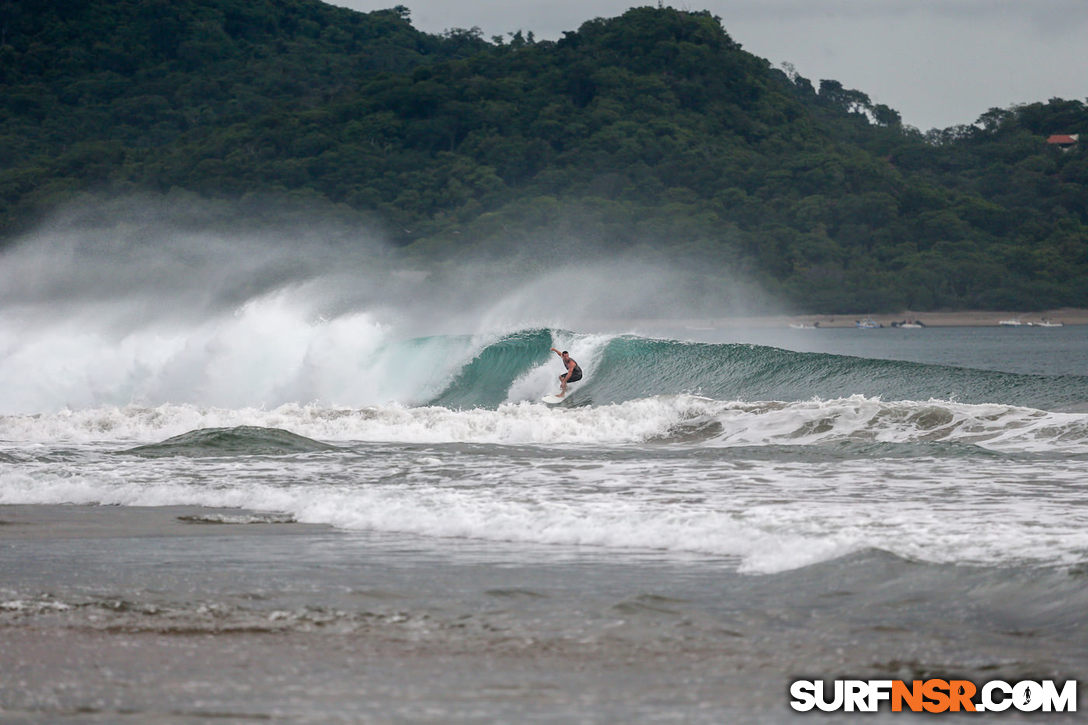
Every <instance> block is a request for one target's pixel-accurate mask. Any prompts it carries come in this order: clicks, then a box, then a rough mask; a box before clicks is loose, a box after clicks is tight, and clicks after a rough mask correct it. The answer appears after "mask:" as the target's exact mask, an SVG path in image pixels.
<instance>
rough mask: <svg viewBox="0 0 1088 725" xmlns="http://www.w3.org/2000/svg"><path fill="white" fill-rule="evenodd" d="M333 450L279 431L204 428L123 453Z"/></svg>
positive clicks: (256, 453) (247, 453)
mask: <svg viewBox="0 0 1088 725" xmlns="http://www.w3.org/2000/svg"><path fill="white" fill-rule="evenodd" d="M332 448H335V446H332V445H329V444H327V443H321V442H320V441H315V440H312V439H310V438H306V437H305V436H301V435H298V434H296V433H292V432H290V431H286V430H281V429H278V428H263V427H257V426H248V425H243V426H237V427H234V428H206V429H202V430H194V431H190V432H188V433H183V434H182V435H179V436H174V437H173V438H170V439H168V440H165V441H163V442H161V443H154V444H151V445H144V446H136V447H135V448H130V449H128V450H126V451H122V453H129V454H132V455H137V456H144V457H147V458H158V457H162V456H191V457H205V456H282V455H289V454H296V453H309V452H313V451H326V450H330V449H332Z"/></svg>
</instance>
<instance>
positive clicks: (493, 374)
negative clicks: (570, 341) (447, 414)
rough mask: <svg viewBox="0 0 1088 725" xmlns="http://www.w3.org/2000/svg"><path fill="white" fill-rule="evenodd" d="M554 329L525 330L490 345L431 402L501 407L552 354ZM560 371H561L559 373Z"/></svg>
mask: <svg viewBox="0 0 1088 725" xmlns="http://www.w3.org/2000/svg"><path fill="white" fill-rule="evenodd" d="M551 346H552V333H551V331H550V330H523V331H521V332H516V333H513V334H511V335H507V336H506V337H504V338H502V339H501V340H499V341H498V342H495V343H492V344H491V345H488V346H487V347H485V348H484V349H483V350H481V351H480V353H479V354H478V355H477V356H476V357H474V358H473V359H472V360H471V361H469V362H468V364H466V365H465V366H464V367H463V368H461V371H460V372H459V373H457V375H456V376H455V377H454V379H453V381H452V382H451V383H450V384H449V385H448V386H447V387H446V389H445V390H443V391H442V392H441V393H440V394H439V395H438V396H437V397H435V398H434V399H433V400H431V401H430V405H441V406H443V407H446V408H454V409H456V408H475V407H480V408H497V407H498V406H499V404H500V403H503V402H504V401H505V400H506V398H507V395H508V394H509V390H510V386H511V385H513V383H514V381H515V380H517V379H518V377H520V376H521V375H523V374H525V373H526V372H527V371H529V370H530V369H532V368H534V367H536V366H538V365H541V364H542V363H544V362H546V361H547V360H548V357H549V356H550V355H552V353H551V349H550V348H551ZM557 374H558V373H557Z"/></svg>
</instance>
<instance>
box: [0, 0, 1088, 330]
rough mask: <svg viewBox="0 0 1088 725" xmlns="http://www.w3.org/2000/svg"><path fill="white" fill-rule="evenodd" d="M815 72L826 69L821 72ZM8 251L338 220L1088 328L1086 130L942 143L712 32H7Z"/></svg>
mask: <svg viewBox="0 0 1088 725" xmlns="http://www.w3.org/2000/svg"><path fill="white" fill-rule="evenodd" d="M801 70H803V69H801ZM0 99H2V104H3V106H2V109H0V112H2V116H0V225H2V226H0V233H2V234H4V236H5V238H7V239H11V238H12V237H13V236H15V235H17V234H18V233H20V232H21V231H24V230H25V229H27V228H29V225H31V224H33V223H34V221H35V220H36V219H38V218H39V217H40V215H41V214H43V213H45V212H47V211H48V210H50V209H52V208H54V207H56V206H57V205H59V204H62V203H64V202H65V201H66V200H69V199H71V198H72V197H73V196H74V195H77V194H80V193H85V192H90V193H93V194H96V195H99V196H102V195H109V194H123V193H131V192H152V193H162V194H168V193H173V194H176V193H177V190H185V191H187V192H192V193H197V194H200V195H203V196H206V197H209V198H214V199H226V200H244V199H246V198H248V197H251V196H252V195H254V194H262V195H266V194H274V195H282V196H284V197H289V198H293V199H296V200H298V199H302V200H310V201H312V202H313V203H318V202H320V203H330V204H336V205H339V206H340V208H341V209H343V210H345V213H358V214H359V215H360V218H361V219H362V218H366V219H368V220H371V221H372V222H373V223H376V224H378V225H379V226H380V227H381V228H382V229H383V230H384V231H385V233H386V234H387V235H388V236H389V237H390V239H391V240H392V241H394V242H395V243H397V244H398V245H400V246H402V247H403V248H404V251H405V253H406V254H410V255H415V256H416V257H417V258H420V257H427V258H429V259H431V258H433V259H442V258H447V257H449V256H451V255H460V254H463V253H466V252H472V253H475V254H498V253H502V254H510V253H515V254H516V253H522V254H533V253H537V252H538V250H541V249H560V250H571V249H575V250H577V249H585V250H588V249H593V250H595V251H596V252H597V253H603V254H610V253H619V252H621V251H624V252H626V251H633V252H637V253H639V254H645V255H650V256H653V255H658V256H662V257H668V258H670V259H678V260H686V261H688V262H691V263H693V264H697V265H698V266H699V268H700V269H701V270H702V273H703V274H708V275H714V274H717V273H722V274H724V273H726V272H729V273H741V274H743V275H745V276H746V277H747V278H750V279H753V280H755V281H758V282H760V283H761V284H762V285H764V286H765V287H767V288H768V289H770V290H771V291H773V292H775V293H777V294H779V295H781V296H782V297H784V298H785V299H787V300H791V301H792V303H793V304H794V305H795V306H796V307H797V308H798V309H807V310H812V311H827V312H841V311H851V310H867V311H880V310H890V309H902V308H908V307H909V308H913V309H918V310H926V309H935V308H955V307H987V308H1020V309H1025V310H1027V309H1040V308H1045V307H1056V306H1061V305H1078V306H1088V149H1085V148H1084V145H1088V136H1086V137H1084V139H1085V144H1084V145H1080V146H1075V147H1073V148H1071V149H1062V148H1059V147H1057V146H1056V145H1053V144H1048V143H1047V137H1048V136H1049V135H1051V134H1059V133H1060V134H1076V133H1079V132H1082V131H1088V108H1086V106H1085V104H1084V103H1081V102H1079V101H1063V100H1059V99H1054V100H1051V101H1049V102H1047V103H1037V104H1032V105H1029V106H1023V107H1018V108H1013V109H1007V110H1001V109H991V110H990V111H989V112H987V113H985V114H983V115H982V116H981V118H979V119H978V121H977V122H976V123H974V124H971V125H965V126H960V127H955V128H951V129H946V130H943V131H932V132H929V133H926V134H923V133H921V132H919V131H918V130H916V129H912V128H908V127H904V126H903V125H902V124H901V123H900V120H899V116H898V114H897V113H896V112H895V111H894V110H893V109H890V108H888V107H886V106H880V105H875V104H873V103H871V102H870V100H869V98H868V97H867V96H866V95H865V94H864V93H863V92H860V91H856V90H851V89H847V88H843V86H842V85H841V84H840V83H837V82H835V81H833V80H821V81H818V82H815V83H814V82H812V81H810V80H808V79H806V78H804V77H803V76H802V75H798V74H797V73H795V72H793V70H792V69H790V72H788V73H787V72H783V71H781V70H777V69H774V68H772V67H771V66H770V65H769V63H768V62H766V61H765V60H762V59H760V58H757V57H755V56H752V55H750V54H748V53H746V52H745V51H744V50H743V49H742V48H741V46H740V45H739V44H738V43H737V42H736V41H735V40H734V39H733V38H731V37H730V36H729V34H728V33H727V32H726V30H725V29H723V28H722V27H721V25H720V23H719V21H718V20H717V19H716V18H714V17H713V16H711V15H710V14H708V13H705V12H682V11H678V10H674V9H671V8H661V7H657V8H648V7H647V8H635V9H632V10H630V11H628V12H627V13H625V14H624V15H623V16H621V17H618V18H613V19H596V20H590V21H588V22H586V23H585V24H583V25H582V26H581V27H580V28H579V29H578V30H577V31H571V32H568V33H565V34H564V36H563V38H562V39H560V40H559V41H557V42H551V41H548V42H538V41H536V40H535V39H534V38H533V37H532V35H531V34H530V33H521V32H516V33H513V34H508V35H507V36H505V37H502V38H492V39H485V38H483V37H482V35H481V34H480V33H479V31H476V30H455V31H450V32H447V33H445V34H443V35H441V36H436V35H429V34H426V33H421V32H419V31H417V30H415V29H414V28H413V27H412V25H411V22H410V14H409V11H408V10H407V9H406V8H404V7H401V6H398V7H397V8H394V9H391V10H385V11H379V12H374V13H358V12H354V11H350V10H345V9H341V8H335V7H332V6H328V5H324V4H322V3H319V2H315V1H313V0H248V1H245V2H243V1H242V0H176V1H170V2H168V1H166V0H161V1H151V2H149V1H147V0H144V1H137V0H102V1H100V2H95V3H84V2H52V3H47V4H45V3H38V2H26V1H23V0H15V1H14V2H7V3H5V4H3V5H0Z"/></svg>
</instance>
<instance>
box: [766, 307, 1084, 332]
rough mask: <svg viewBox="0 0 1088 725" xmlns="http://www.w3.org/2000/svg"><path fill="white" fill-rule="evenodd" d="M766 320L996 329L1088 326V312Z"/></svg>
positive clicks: (906, 313) (900, 314) (907, 312)
mask: <svg viewBox="0 0 1088 725" xmlns="http://www.w3.org/2000/svg"><path fill="white" fill-rule="evenodd" d="M755 319H760V320H764V321H765V322H766V324H767V326H774V324H775V323H780V324H781V325H786V326H788V325H790V324H807V325H812V324H814V323H816V322H819V323H820V325H819V326H820V327H854V326H855V325H856V324H857V322H858V321H859V320H865V319H871V320H873V322H876V323H877V324H880V325H883V326H884V327H891V326H892V323H893V322H894V323H900V322H907V321H916V322H921V323H922V324H924V325H925V326H926V327H996V326H997V325H999V324H1000V323H1001V322H1002V321H1003V320H1017V321H1019V322H1021V323H1022V324H1024V325H1029V324H1031V325H1036V324H1039V323H1040V322H1042V321H1043V320H1049V321H1050V322H1054V323H1061V324H1063V325H1086V324H1088V309H1083V308H1077V307H1065V308H1062V309H1057V310H1046V311H1045V312H994V311H992V310H965V311H959V312H914V311H912V310H905V311H903V312H897V313H894V314H883V315H867V314H847V315H788V316H785V315H784V316H780V317H767V318H755Z"/></svg>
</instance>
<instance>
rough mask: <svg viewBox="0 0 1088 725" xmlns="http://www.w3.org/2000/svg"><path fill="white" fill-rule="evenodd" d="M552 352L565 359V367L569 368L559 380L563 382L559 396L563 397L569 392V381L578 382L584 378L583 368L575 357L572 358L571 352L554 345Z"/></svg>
mask: <svg viewBox="0 0 1088 725" xmlns="http://www.w3.org/2000/svg"><path fill="white" fill-rule="evenodd" d="M552 352H554V353H555V354H556V355H558V356H559V357H560V359H562V360H563V367H565V368H566V369H567V371H566V372H565V373H563V374H562V375H560V376H559V382H560V383H561V385H560V387H559V397H560V398H562V397H563V396H564V395H566V394H567V383H576V382H578V381H579V380H581V379H582V368H580V367H578V363H577V362H575V361H574V358H572V357H571V356H570V353H568V352H567V351H566V350H564V351H563V352H559V351H558V350H556V349H555V348H554V347H553V348H552Z"/></svg>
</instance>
